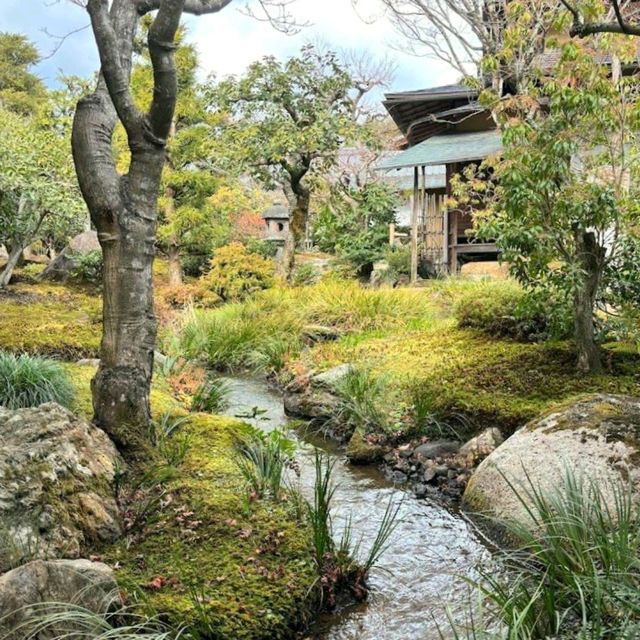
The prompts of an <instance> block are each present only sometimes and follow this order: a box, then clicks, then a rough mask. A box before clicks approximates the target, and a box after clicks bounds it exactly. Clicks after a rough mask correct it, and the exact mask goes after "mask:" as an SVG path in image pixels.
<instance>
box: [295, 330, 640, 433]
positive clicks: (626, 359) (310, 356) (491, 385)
mask: <svg viewBox="0 0 640 640" xmlns="http://www.w3.org/2000/svg"><path fill="white" fill-rule="evenodd" d="M606 361H607V366H606V369H605V371H604V372H603V373H602V374H599V375H593V376H585V375H584V374H581V373H578V372H577V371H576V370H575V355H574V353H573V350H572V349H571V345H569V344H566V343H558V344H527V343H520V342H515V341H511V340H505V339H494V338H490V337H488V336H486V335H485V334H483V333H479V332H476V331H472V330H465V329H458V328H457V327H456V326H455V322H454V321H453V320H446V321H439V322H436V323H434V325H433V326H431V327H429V328H424V329H419V330H414V331H412V330H407V331H403V332H400V333H393V334H389V335H383V336H380V335H373V336H372V335H366V334H365V335H356V336H350V337H347V338H344V339H342V340H340V341H337V342H334V343H325V344H323V345H319V346H316V347H315V348H313V349H311V350H309V351H308V352H306V353H305V354H304V355H303V358H302V362H303V363H304V366H305V368H309V369H314V370H324V369H327V368H330V367H332V366H334V365H336V364H339V363H342V362H351V363H353V364H354V365H356V366H358V367H363V368H367V369H369V370H370V371H371V372H372V373H373V374H374V375H380V376H385V377H386V378H387V380H388V382H389V384H390V386H391V387H392V389H394V390H395V394H396V396H397V398H398V399H402V398H409V397H411V398H415V397H421V398H422V399H423V402H426V403H428V404H429V406H430V408H431V409H432V411H433V412H434V413H435V414H436V415H437V416H438V417H440V418H442V419H443V420H445V421H446V420H447V419H452V418H456V419H461V420H462V422H466V423H469V426H470V427H471V429H472V430H477V429H481V428H486V427H488V426H498V427H500V428H501V429H503V430H504V431H505V432H510V431H513V430H514V429H515V428H517V427H518V426H521V425H522V424H524V423H525V422H527V421H528V420H530V419H531V418H533V417H535V416H536V415H539V414H540V413H542V412H544V411H548V410H549V409H550V408H552V407H553V406H554V405H555V404H557V403H561V402H566V401H567V400H570V399H571V398H574V397H577V396H580V395H582V394H588V393H594V392H606V393H626V394H637V392H638V389H639V388H640V386H639V385H640V359H639V358H638V356H637V355H636V354H633V353H628V352H627V353H625V352H621V351H618V352H615V353H614V352H610V353H608V354H607V355H606Z"/></svg>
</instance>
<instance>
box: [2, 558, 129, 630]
mask: <svg viewBox="0 0 640 640" xmlns="http://www.w3.org/2000/svg"><path fill="white" fill-rule="evenodd" d="M117 597H118V585H117V583H116V581H115V578H114V577H113V571H112V570H111V569H110V568H109V567H108V566H107V565H106V564H102V563H100V562H91V561H89V560H48V561H44V560H35V561H34V562H29V563H28V564H25V565H22V566H21V567H18V568H17V569H13V570H12V571H9V572H8V573H5V574H4V575H2V576H0V637H1V638H2V639H3V640H23V639H24V638H26V637H31V636H29V633H30V632H32V631H33V630H34V624H35V621H36V619H38V618H41V617H42V616H43V614H45V615H46V614H47V613H54V612H59V611H60V608H61V606H63V605H74V606H79V607H82V608H84V609H87V610H89V611H92V612H94V613H105V612H106V611H107V610H108V609H109V607H110V605H111V604H112V603H113V602H114V599H117ZM51 603H56V604H55V606H50V607H45V606H43V605H45V604H51ZM74 630H79V629H78V628H77V627H76V628H75V629H74V627H73V625H72V624H70V623H68V622H67V623H64V624H62V623H58V624H56V626H55V628H49V629H47V631H45V632H40V633H38V635H37V636H34V637H36V638H37V639H38V640H49V639H53V638H61V637H67V636H66V635H65V634H68V633H70V632H71V631H74ZM71 637H75V636H71Z"/></svg>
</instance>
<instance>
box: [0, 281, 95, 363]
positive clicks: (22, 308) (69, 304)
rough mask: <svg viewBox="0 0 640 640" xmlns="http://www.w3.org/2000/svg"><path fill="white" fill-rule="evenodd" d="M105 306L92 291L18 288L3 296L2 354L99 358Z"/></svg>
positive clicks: (59, 287) (41, 286)
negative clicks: (24, 353)
mask: <svg viewBox="0 0 640 640" xmlns="http://www.w3.org/2000/svg"><path fill="white" fill-rule="evenodd" d="M101 330H102V302H101V300H100V297H99V296H98V295H97V294H96V293H95V292H94V291H92V290H91V289H87V288H84V287H77V286H75V287H71V286H65V285H59V284H48V283H47V284H45V283H39V284H16V285H12V286H11V287H9V288H8V289H6V290H5V291H1V292H0V349H5V350H7V351H14V352H27V353H31V354H36V355H37V354H39V355H47V356H55V357H58V358H60V359H63V360H73V359H77V358H95V357H97V354H98V348H99V346H100V334H101Z"/></svg>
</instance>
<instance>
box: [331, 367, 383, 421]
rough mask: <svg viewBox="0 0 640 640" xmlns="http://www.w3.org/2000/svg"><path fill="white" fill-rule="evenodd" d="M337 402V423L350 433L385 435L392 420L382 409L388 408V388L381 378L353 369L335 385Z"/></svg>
mask: <svg viewBox="0 0 640 640" xmlns="http://www.w3.org/2000/svg"><path fill="white" fill-rule="evenodd" d="M336 392H337V394H338V397H339V399H340V404H339V408H338V412H337V415H336V421H337V422H338V424H340V425H346V426H347V428H348V429H347V430H348V431H349V432H352V431H355V430H356V429H360V430H362V431H363V432H364V433H370V432H380V431H383V432H384V431H386V430H387V429H388V428H389V427H390V422H391V418H390V416H389V412H388V411H387V410H386V408H385V407H387V406H388V405H389V402H388V401H389V388H388V384H387V381H386V379H385V378H384V377H382V376H378V377H376V376H374V375H372V374H371V372H370V371H368V370H367V369H352V370H351V371H349V373H347V374H346V375H345V376H344V377H343V378H342V379H341V380H340V381H339V382H338V384H337V385H336Z"/></svg>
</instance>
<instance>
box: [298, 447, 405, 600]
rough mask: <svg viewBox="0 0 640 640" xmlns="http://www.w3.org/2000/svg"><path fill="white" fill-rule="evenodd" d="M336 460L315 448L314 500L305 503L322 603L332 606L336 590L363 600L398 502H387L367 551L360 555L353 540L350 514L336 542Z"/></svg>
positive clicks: (359, 544) (390, 531)
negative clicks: (349, 592) (332, 513)
mask: <svg viewBox="0 0 640 640" xmlns="http://www.w3.org/2000/svg"><path fill="white" fill-rule="evenodd" d="M334 467H335V461H331V460H330V459H329V457H328V456H324V455H323V454H322V453H321V452H320V451H319V450H317V449H316V451H315V471H316V477H315V484H314V496H313V502H310V501H309V502H307V512H308V517H309V522H310V524H311V528H312V536H313V540H312V542H313V551H314V561H315V564H316V567H317V570H318V575H319V583H320V600H321V606H323V607H326V608H328V609H332V608H333V607H334V606H335V604H336V596H337V594H338V592H339V591H341V590H343V589H345V588H346V589H349V590H350V591H351V593H352V594H353V596H354V597H355V598H356V600H365V599H366V598H367V595H368V592H369V589H368V586H367V578H368V576H369V573H370V572H371V569H372V568H373V567H374V566H375V565H376V564H377V562H378V561H379V560H380V557H381V556H382V554H383V553H384V552H385V550H386V549H387V548H388V545H389V540H390V538H391V536H392V535H393V532H394V531H395V529H396V527H397V525H398V514H399V511H400V506H401V505H400V504H399V503H394V502H393V501H390V502H389V504H388V505H387V508H386V510H385V513H384V516H383V518H382V521H381V523H380V526H379V528H378V532H377V534H376V537H375V539H374V540H373V543H372V544H371V547H370V548H369V551H368V552H367V554H366V556H365V557H364V558H361V557H360V555H361V553H360V551H361V548H362V542H363V541H362V538H360V539H358V540H355V539H354V535H353V526H352V520H351V517H349V518H348V519H347V521H346V523H345V527H344V530H343V532H342V536H341V537H340V540H339V542H338V543H337V544H336V542H335V540H336V536H335V531H334V527H333V522H332V517H331V510H332V502H333V499H334V497H335V492H336V486H335V484H334V483H333V481H332V475H333V471H334Z"/></svg>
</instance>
